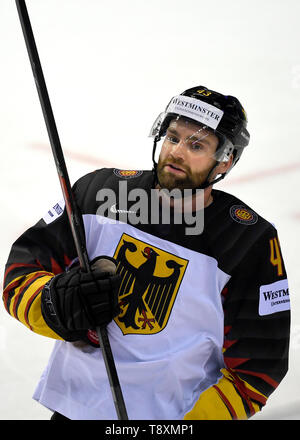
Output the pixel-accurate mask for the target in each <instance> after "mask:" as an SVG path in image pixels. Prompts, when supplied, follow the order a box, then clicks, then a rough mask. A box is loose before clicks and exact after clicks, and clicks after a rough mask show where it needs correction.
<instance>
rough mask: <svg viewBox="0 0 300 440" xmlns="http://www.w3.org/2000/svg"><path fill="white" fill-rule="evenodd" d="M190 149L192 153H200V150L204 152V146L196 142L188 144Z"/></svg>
mask: <svg viewBox="0 0 300 440" xmlns="http://www.w3.org/2000/svg"><path fill="white" fill-rule="evenodd" d="M190 149H191V150H192V151H202V150H204V145H203V144H199V143H197V142H195V143H194V142H193V143H191V144H190Z"/></svg>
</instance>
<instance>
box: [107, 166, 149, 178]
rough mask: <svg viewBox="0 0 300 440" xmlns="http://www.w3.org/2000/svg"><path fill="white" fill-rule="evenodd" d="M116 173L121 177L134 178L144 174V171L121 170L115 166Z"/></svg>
mask: <svg viewBox="0 0 300 440" xmlns="http://www.w3.org/2000/svg"><path fill="white" fill-rule="evenodd" d="M114 174H115V175H116V176H117V177H121V179H132V178H134V177H139V176H141V175H142V174H143V171H140V170H139V171H137V170H119V169H118V168H114Z"/></svg>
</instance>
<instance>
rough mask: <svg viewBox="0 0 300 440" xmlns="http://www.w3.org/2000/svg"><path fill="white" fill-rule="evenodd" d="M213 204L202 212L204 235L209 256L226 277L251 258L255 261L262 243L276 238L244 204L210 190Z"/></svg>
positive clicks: (272, 229)
mask: <svg viewBox="0 0 300 440" xmlns="http://www.w3.org/2000/svg"><path fill="white" fill-rule="evenodd" d="M212 195H213V199H214V201H213V203H212V204H211V205H210V206H209V207H208V208H206V210H205V228H204V231H205V234H206V236H207V243H209V248H210V254H211V255H212V256H215V257H217V259H218V261H219V262H220V265H221V266H222V267H223V269H224V270H225V271H226V272H227V273H232V271H233V270H234V269H235V267H237V266H238V265H239V263H240V262H241V261H242V260H244V259H245V258H247V256H250V255H252V258H258V257H259V253H260V247H261V246H262V243H264V242H265V241H266V240H268V239H269V238H271V237H274V236H275V235H276V233H277V232H276V229H275V227H274V226H273V225H272V224H271V223H270V222H268V221H267V220H266V219H264V218H263V217H262V216H260V215H259V214H258V213H257V212H256V211H255V210H254V209H253V208H251V207H250V206H249V205H248V204H247V203H245V202H244V201H242V200H240V199H239V198H237V197H235V196H233V195H232V194H229V193H226V192H224V191H220V190H213V191H212Z"/></svg>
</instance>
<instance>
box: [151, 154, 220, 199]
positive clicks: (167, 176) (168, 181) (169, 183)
mask: <svg viewBox="0 0 300 440" xmlns="http://www.w3.org/2000/svg"><path fill="white" fill-rule="evenodd" d="M170 163H172V164H173V165H174V166H175V167H176V165H178V167H179V168H180V169H181V170H183V171H184V173H181V174H180V175H176V174H175V173H174V174H173V173H171V172H168V171H167V170H165V166H166V165H167V164H170ZM211 168H212V167H210V168H207V169H205V170H203V171H201V172H198V173H193V172H192V171H191V169H190V167H189V166H187V165H183V164H182V163H181V162H179V161H176V160H175V159H172V160H171V159H170V158H167V159H164V160H162V159H161V158H159V161H158V164H157V178H158V183H159V185H160V187H161V188H166V189H168V190H169V191H171V190H172V189H175V188H177V189H180V190H184V189H196V188H199V187H200V186H201V185H202V184H203V183H204V182H205V181H206V179H207V177H208V175H209V173H210V170H211Z"/></svg>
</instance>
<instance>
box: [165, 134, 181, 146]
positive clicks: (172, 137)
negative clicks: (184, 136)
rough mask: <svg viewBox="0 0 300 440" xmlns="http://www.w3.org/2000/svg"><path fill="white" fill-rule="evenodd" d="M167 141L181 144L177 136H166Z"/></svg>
mask: <svg viewBox="0 0 300 440" xmlns="http://www.w3.org/2000/svg"><path fill="white" fill-rule="evenodd" d="M166 140H167V141H168V142H171V143H172V144H177V143H178V142H179V140H178V138H177V137H176V136H174V135H172V134H168V135H167V136H166Z"/></svg>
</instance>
